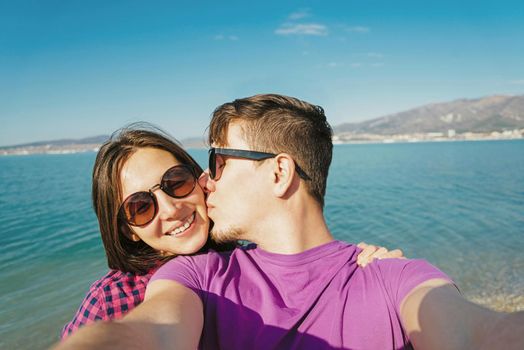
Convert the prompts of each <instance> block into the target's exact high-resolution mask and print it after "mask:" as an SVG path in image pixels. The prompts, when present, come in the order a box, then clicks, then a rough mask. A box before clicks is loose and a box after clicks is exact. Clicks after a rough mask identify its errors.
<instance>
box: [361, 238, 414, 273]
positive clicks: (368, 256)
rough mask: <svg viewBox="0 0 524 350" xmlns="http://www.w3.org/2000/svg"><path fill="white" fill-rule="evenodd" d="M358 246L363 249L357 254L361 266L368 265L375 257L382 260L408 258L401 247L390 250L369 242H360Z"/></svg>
mask: <svg viewBox="0 0 524 350" xmlns="http://www.w3.org/2000/svg"><path fill="white" fill-rule="evenodd" d="M357 247H359V248H360V249H362V251H361V252H360V254H359V255H358V256H357V265H358V266H360V267H366V265H367V264H369V263H371V262H372V261H373V260H375V259H379V260H380V259H388V258H401V259H405V258H406V257H405V256H404V253H403V252H402V250H400V249H394V250H392V251H388V250H387V249H386V248H384V247H377V246H375V245H373V244H367V243H365V242H360V243H359V244H357Z"/></svg>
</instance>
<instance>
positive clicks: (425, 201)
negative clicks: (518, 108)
mask: <svg viewBox="0 0 524 350" xmlns="http://www.w3.org/2000/svg"><path fill="white" fill-rule="evenodd" d="M191 153H192V154H193V155H194V156H195V157H196V158H197V160H198V161H199V162H200V163H201V164H205V159H206V152H205V151H204V150H195V151H191ZM94 159H95V154H92V153H91V154H74V155H39V156H22V157H0V227H1V228H2V229H1V230H0V237H1V242H2V244H1V246H0V253H1V254H0V348H2V349H34V348H46V347H47V346H49V345H50V344H51V343H53V342H54V341H56V340H58V334H59V332H60V329H61V327H62V325H63V324H64V323H65V322H66V321H68V320H69V319H70V318H71V317H72V316H73V313H74V312H75V311H76V308H77V307H78V305H79V303H80V301H81V300H82V298H83V296H84V294H85V292H86V291H87V289H88V287H89V285H90V283H91V282H92V281H93V280H94V279H96V278H98V277H100V276H101V275H102V274H103V273H104V272H105V270H106V266H105V257H104V253H103V249H102V244H101V240H100V239H99V237H98V235H99V234H98V227H97V223H96V218H95V216H94V214H93V212H92V209H91V203H90V186H91V184H90V176H91V169H92V166H93V162H94ZM326 216H327V218H328V222H329V226H330V228H331V230H332V232H333V233H334V234H335V236H336V237H337V238H339V239H344V240H348V241H353V242H358V241H366V242H371V243H375V244H381V245H385V246H387V247H389V248H395V247H401V248H402V249H403V250H404V252H405V254H406V255H407V256H408V257H424V258H426V259H428V260H429V261H431V262H432V263H434V264H436V265H437V266H439V267H440V268H441V269H442V270H444V271H445V272H446V273H448V274H449V275H450V276H451V277H452V278H454V279H455V281H457V283H458V284H459V286H460V288H461V290H462V292H463V293H464V294H465V295H466V296H467V297H468V298H470V299H472V300H475V301H477V302H482V303H486V304H489V305H492V306H493V307H499V308H501V307H506V308H514V309H515V308H520V309H524V273H523V271H524V254H522V252H523V251H524V142H523V141H509V142H503V141H497V142H456V143H417V144H388V145H379V144H377V145H340V146H336V147H335V155H334V160H333V165H332V168H331V172H330V177H329V189H328V193H327V198H326Z"/></svg>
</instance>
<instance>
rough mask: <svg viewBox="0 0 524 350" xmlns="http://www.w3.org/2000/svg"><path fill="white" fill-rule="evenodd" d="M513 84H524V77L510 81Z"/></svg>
mask: <svg viewBox="0 0 524 350" xmlns="http://www.w3.org/2000/svg"><path fill="white" fill-rule="evenodd" d="M509 83H510V84H511V85H524V79H521V80H512V81H510V82H509Z"/></svg>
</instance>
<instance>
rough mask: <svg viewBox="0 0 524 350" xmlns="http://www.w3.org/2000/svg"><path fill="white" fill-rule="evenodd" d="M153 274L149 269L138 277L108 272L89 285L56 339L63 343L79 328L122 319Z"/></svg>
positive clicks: (142, 297)
mask: <svg viewBox="0 0 524 350" xmlns="http://www.w3.org/2000/svg"><path fill="white" fill-rule="evenodd" d="M155 270H156V268H154V269H151V271H149V272H148V273H147V274H146V275H142V276H139V275H135V274H133V273H125V272H122V271H117V270H110V271H109V272H108V273H107V274H106V275H105V276H104V277H102V278H101V279H99V280H97V281H96V282H95V283H93V284H92V285H91V287H90V288H89V292H88V293H87V295H86V297H85V298H84V300H83V301H82V304H81V305H80V307H79V308H78V311H77V312H76V314H75V317H73V319H72V320H71V322H69V323H67V324H66V325H65V326H64V328H63V329H62V333H61V336H60V337H61V338H62V339H64V338H66V337H67V336H68V335H69V334H71V333H72V332H74V331H76V330H77V329H78V328H79V327H81V326H83V325H86V324H90V323H93V322H95V321H98V320H104V321H107V320H113V319H119V318H122V317H123V316H124V315H125V314H126V313H127V312H129V311H130V310H132V309H133V308H134V307H136V306H137V305H138V304H140V303H141V302H142V301H143V300H144V294H145V292H146V286H147V282H149V279H150V278H151V275H152V274H153V272H154V271H155Z"/></svg>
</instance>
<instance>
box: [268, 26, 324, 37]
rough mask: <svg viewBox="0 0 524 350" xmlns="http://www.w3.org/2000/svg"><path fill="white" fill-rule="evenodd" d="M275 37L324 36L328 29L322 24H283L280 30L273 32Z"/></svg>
mask: <svg viewBox="0 0 524 350" xmlns="http://www.w3.org/2000/svg"><path fill="white" fill-rule="evenodd" d="M275 34H277V35H315V36H326V35H327V34H328V29H327V27H326V26H325V25H323V24H317V23H309V24H291V23H285V24H283V25H282V26H280V28H278V29H276V30H275Z"/></svg>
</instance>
